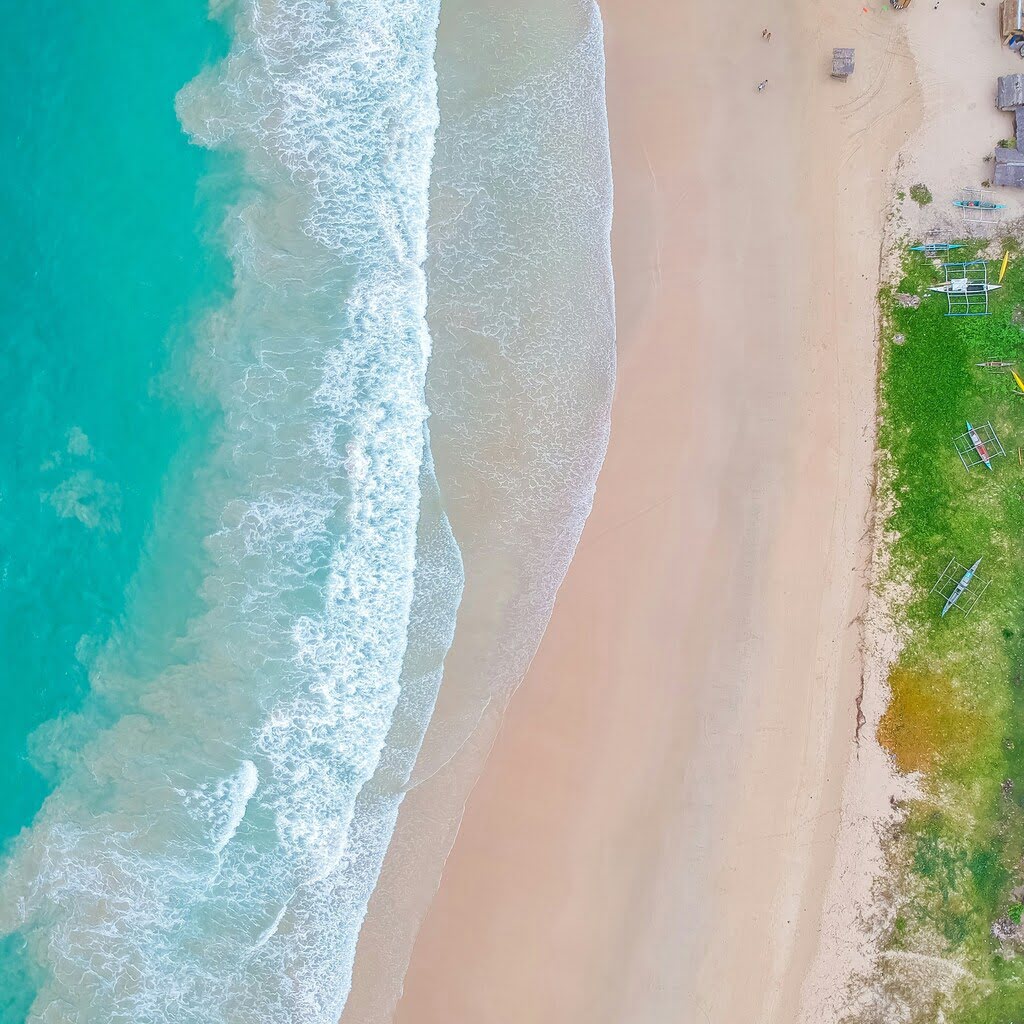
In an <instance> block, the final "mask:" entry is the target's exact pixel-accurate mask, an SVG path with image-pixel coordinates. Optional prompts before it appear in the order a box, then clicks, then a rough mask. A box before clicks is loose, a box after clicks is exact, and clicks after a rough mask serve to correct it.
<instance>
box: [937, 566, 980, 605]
mask: <svg viewBox="0 0 1024 1024" xmlns="http://www.w3.org/2000/svg"><path fill="white" fill-rule="evenodd" d="M979 565H981V559H980V558H979V559H978V560H977V561H976V562H975V563H974V565H972V566H971V567H970V569H968V570H967V572H965V573H964V574H963V576H962V577H961V579H960V582H959V583H958V584H957V585H956V589H955V590H954V591H953V593H952V594H950V595H949V597H948V598H947V599H946V604H945V606H944V607H943V609H942V614H943V615H945V614H946V612H948V611H949V609H950V608H952V607H953V605H955V604H956V603H957V601H959V600H960V598H961V596H962V595H963V592H964V591H965V590H966V589H967V588H968V586H970V582H971V580H972V579H974V574H975V573H976V572H977V571H978V566H979Z"/></svg>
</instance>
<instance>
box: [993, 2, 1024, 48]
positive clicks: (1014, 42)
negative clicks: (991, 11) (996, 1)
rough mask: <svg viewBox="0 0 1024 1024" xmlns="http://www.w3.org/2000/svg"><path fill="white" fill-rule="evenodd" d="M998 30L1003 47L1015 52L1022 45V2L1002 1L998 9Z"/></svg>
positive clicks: (1023, 25) (1023, 16)
mask: <svg viewBox="0 0 1024 1024" xmlns="http://www.w3.org/2000/svg"><path fill="white" fill-rule="evenodd" d="M999 29H1000V33H1001V34H1002V37H1003V43H1004V45H1006V46H1009V47H1010V48H1011V49H1013V50H1016V49H1019V48H1020V46H1021V45H1022V44H1024V0H1003V2H1002V4H1001V5H1000V7H999Z"/></svg>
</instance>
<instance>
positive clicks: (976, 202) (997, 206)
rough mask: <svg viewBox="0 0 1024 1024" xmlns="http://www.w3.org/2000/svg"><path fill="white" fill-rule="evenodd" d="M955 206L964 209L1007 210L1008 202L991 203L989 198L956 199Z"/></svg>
mask: <svg viewBox="0 0 1024 1024" xmlns="http://www.w3.org/2000/svg"><path fill="white" fill-rule="evenodd" d="M953 205H954V206H959V207H960V208H961V209H962V210H1005V209H1006V203H990V202H989V201H988V200H987V199H954V200H953Z"/></svg>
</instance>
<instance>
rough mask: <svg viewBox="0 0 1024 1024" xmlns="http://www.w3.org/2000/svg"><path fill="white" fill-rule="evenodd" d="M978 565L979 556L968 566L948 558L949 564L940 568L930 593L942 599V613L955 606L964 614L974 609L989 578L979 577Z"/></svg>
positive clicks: (979, 562) (985, 588)
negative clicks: (940, 571)
mask: <svg viewBox="0 0 1024 1024" xmlns="http://www.w3.org/2000/svg"><path fill="white" fill-rule="evenodd" d="M979 565H981V559H980V558H979V559H978V560H977V561H976V562H975V563H974V565H972V566H971V567H970V568H968V567H967V566H965V565H961V564H960V563H959V562H958V561H957V560H956V559H955V558H951V559H950V560H949V565H947V566H946V568H945V569H943V570H942V574H941V575H940V576H939V578H938V580H936V582H935V586H934V587H932V593H933V594H938V595H939V596H940V597H941V598H942V599H943V602H944V604H943V605H942V614H943V615H945V614H946V612H948V611H949V610H950V608H955V609H956V610H957V611H959V612H963V613H964V615H970V614H971V612H972V611H974V606H975V605H976V604H977V603H978V602H979V601H980V600H981V595H982V594H984V593H985V591H986V590H988V585H989V580H982V579H980V578H979V576H978V566H979Z"/></svg>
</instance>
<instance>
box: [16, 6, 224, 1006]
mask: <svg viewBox="0 0 1024 1024" xmlns="http://www.w3.org/2000/svg"><path fill="white" fill-rule="evenodd" d="M7 19H8V23H9V28H10V31H8V32H5V33H4V37H3V41H2V42H0V53H2V59H0V116H2V117H3V120H4V124H5V130H4V132H3V134H2V135H0V179H2V180H0V223H2V224H3V231H2V233H0V389H2V400H0V437H2V442H0V643H2V645H3V647H2V650H3V659H2V666H0V679H2V680H3V690H2V692H3V703H4V715H3V716H2V717H0V778H2V779H3V780H4V784H5V785H4V790H5V794H4V799H3V801H2V802H0V837H2V839H3V840H4V841H5V842H6V841H8V840H9V839H10V838H11V837H12V836H14V835H15V834H16V833H17V832H18V830H19V829H21V828H22V827H23V826H26V825H28V824H29V823H30V822H31V819H32V817H33V815H34V814H35V813H36V811H37V810H38V809H39V807H40V805H41V803H42V800H43V797H44V796H45V794H46V793H47V791H48V790H49V788H50V786H51V778H52V776H51V777H50V778H48V776H47V774H44V773H43V772H41V771H40V770H39V769H40V768H44V769H45V767H46V765H45V763H44V761H43V759H42V758H36V759H35V764H33V760H32V759H31V758H30V757H29V736H30V735H31V734H32V732H33V731H34V730H35V729H36V728H37V727H38V726H39V725H41V724H42V723H43V722H46V721H48V720H50V719H53V718H55V717H56V716H58V715H59V714H60V713H62V712H65V711H67V710H68V709H69V708H75V707H77V706H78V705H79V703H80V702H81V700H82V698H83V696H84V693H85V691H86V689H87V686H88V681H87V668H86V666H87V664H88V650H89V649H90V648H96V647H98V646H99V645H101V644H102V643H103V642H104V641H106V640H107V639H108V638H109V636H110V634H111V630H112V627H113V625H114V624H115V623H116V622H117V621H118V620H120V619H122V618H123V617H124V615H125V613H126V606H127V601H128V590H129V587H130V584H131V581H132V580H133V577H134V575H135V572H136V569H137V567H138V566H139V563H140V560H141V555H142V550H143V547H144V545H145V544H146V543H147V538H148V537H149V536H150V534H151V529H152V524H153V518H154V514H155V509H156V506H157V503H158V500H159V497H160V494H161V491H162V489H163V487H164V482H165V476H166V475H167V474H168V472H169V471H170V470H171V469H172V467H173V466H174V465H175V464H176V463H180V462H181V461H182V460H187V459H188V458H190V457H192V454H193V453H192V452H190V449H195V448H197V447H201V446H203V445H204V444H205V443H206V442H207V435H208V433H209V428H210V422H211V418H212V411H211V408H210V404H209V403H208V402H207V403H205V404H197V403H196V402H195V401H191V400H190V399H189V397H188V395H187V394H183V393H182V389H181V388H182V381H183V374H182V372H181V366H180V359H181V356H182V354H183V353H184V351H185V349H186V348H187V347H188V345H189V344H190V338H189V329H188V325H189V323H190V321H191V319H192V317H193V316H195V315H197V314H198V312H199V311H200V310H202V309H203V308H204V307H208V306H210V305H214V304H216V303H218V302H219V301H221V297H222V296H223V295H224V294H225V293H226V291H227V289H228V287H229V286H230V280H231V278H230V267H229V265H228V263H227V259H226V255H225V254H224V252H223V250H222V249H221V248H219V247H216V246H211V245H209V244H208V242H207V239H208V236H209V234H210V230H211V227H213V226H214V225H215V224H216V223H217V219H218V218H219V216H220V214H218V213H217V212H216V211H217V206H218V203H219V202H220V201H221V200H222V199H223V195H221V196H218V195H217V194H216V193H217V191H218V190H223V191H224V192H229V191H230V188H231V175H230V173H229V172H228V170H227V168H225V167H224V166H223V165H224V164H225V163H226V161H225V159H224V158H223V157H220V156H216V155H214V154H212V153H211V152H210V151H208V150H203V149H200V148H198V147H195V146H190V145H189V144H188V140H187V139H186V138H185V136H184V135H183V134H182V132H181V127H180V125H179V124H178V121H177V118H176V116H175V113H174V103H173V99H174V94H175V92H176V91H177V90H178V89H179V88H180V87H181V84H182V83H183V82H185V81H187V80H188V79H189V78H190V77H191V76H193V75H194V74H195V73H196V70H197V69H198V68H200V67H201V66H203V65H204V64H205V63H208V62H210V61H212V60H214V59H215V58H216V57H217V56H219V55H220V54H221V53H223V52H225V51H226V49H227V40H226V36H225V33H224V31H223V30H222V28H221V27H220V26H218V25H217V24H216V23H214V22H211V21H210V20H208V18H207V9H206V4H205V2H204V0H148V2H147V3H145V4H138V3H133V2H129V0H108V2H100V3H96V4H75V5H68V4H65V3H57V2H54V0H40V2H38V3H32V4H19V5H15V6H14V7H13V8H12V9H11V10H10V11H8V12H7ZM176 360H177V361H178V362H177V363H176ZM194 584H195V581H194V580H193V581H192V587H191V590H192V592H193V593H194V590H195V585H194ZM174 601H175V602H176V603H177V604H178V607H177V609H176V610H177V612H178V614H179V615H180V614H184V613H185V606H186V605H187V604H188V603H189V587H188V586H185V587H183V588H182V589H180V590H179V591H178V592H177V593H176V594H175V595H174ZM14 946H16V943H10V942H9V943H8V944H7V949H6V955H4V956H3V958H2V967H0V970H2V972H3V973H0V1007H2V1013H0V1020H2V1021H3V1022H4V1024H8V1022H14V1021H20V1020H23V1019H24V1014H25V1008H26V1006H27V999H28V997H29V995H30V993H29V991H28V990H27V989H26V987H25V986H24V984H22V983H16V982H15V981H13V979H12V977H11V972H12V971H14V972H16V971H17V970H18V958H17V957H16V956H14V955H13V953H12V948H13V947H14Z"/></svg>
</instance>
